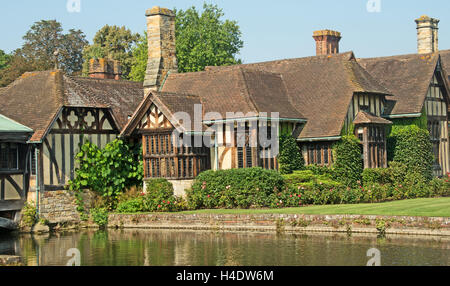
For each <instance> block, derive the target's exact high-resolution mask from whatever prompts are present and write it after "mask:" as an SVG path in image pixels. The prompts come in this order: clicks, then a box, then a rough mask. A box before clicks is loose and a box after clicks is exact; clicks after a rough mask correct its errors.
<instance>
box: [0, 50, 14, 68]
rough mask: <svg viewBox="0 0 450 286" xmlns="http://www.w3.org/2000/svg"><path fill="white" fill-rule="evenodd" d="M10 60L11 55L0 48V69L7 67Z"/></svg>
mask: <svg viewBox="0 0 450 286" xmlns="http://www.w3.org/2000/svg"><path fill="white" fill-rule="evenodd" d="M10 62H11V55H8V54H7V53H5V52H4V51H3V50H0V70H2V69H4V68H7V67H8V66H9V64H10Z"/></svg>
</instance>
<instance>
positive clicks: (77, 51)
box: [21, 20, 88, 74]
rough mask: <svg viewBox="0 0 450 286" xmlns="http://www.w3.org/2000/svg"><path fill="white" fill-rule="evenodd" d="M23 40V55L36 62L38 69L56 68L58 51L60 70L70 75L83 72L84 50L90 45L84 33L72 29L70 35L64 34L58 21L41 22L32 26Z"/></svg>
mask: <svg viewBox="0 0 450 286" xmlns="http://www.w3.org/2000/svg"><path fill="white" fill-rule="evenodd" d="M23 39H24V40H25V43H24V45H23V47H22V48H21V53H22V54H23V56H24V57H25V58H27V59H32V60H33V61H34V66H35V68H36V69H38V70H49V69H52V68H54V67H55V52H56V51H58V56H57V60H58V64H59V68H61V69H63V70H64V71H65V72H67V73H69V74H70V73H73V72H76V71H80V70H81V68H82V62H81V56H82V52H83V48H84V47H85V46H86V45H87V44H88V42H87V41H86V36H85V35H84V33H83V32H82V31H80V30H74V29H71V30H69V33H68V34H63V29H62V26H61V24H60V23H59V22H57V21H56V20H49V21H47V20H41V21H39V22H36V23H34V24H33V26H31V29H30V30H29V31H28V32H27V33H26V34H25V36H24V37H23Z"/></svg>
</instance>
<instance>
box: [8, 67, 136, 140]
mask: <svg viewBox="0 0 450 286" xmlns="http://www.w3.org/2000/svg"><path fill="white" fill-rule="evenodd" d="M142 97H143V88H142V84H141V83H134V82H128V81H114V80H99V79H89V78H77V77H69V76H66V75H64V73H63V72H62V71H60V70H54V71H39V72H28V73H25V74H23V75H22V76H21V77H20V78H18V79H17V80H16V81H14V82H13V83H12V84H10V85H9V86H7V87H6V88H4V89H2V90H0V100H1V102H2V104H1V105H0V113H2V114H4V115H6V116H8V117H10V118H11V119H13V120H15V121H17V122H19V123H21V124H23V125H26V126H29V127H30V128H32V129H33V130H34V131H35V132H34V134H33V136H32V138H31V139H30V140H31V141H41V140H42V139H43V136H44V135H45V134H46V132H47V131H48V128H49V126H50V125H51V123H52V122H53V120H54V119H55V117H56V116H57V115H58V113H59V111H60V110H61V108H62V107H64V106H74V107H98V108H111V109H112V111H113V117H114V118H115V119H116V121H117V122H116V124H117V125H118V127H119V128H121V127H122V126H124V125H125V124H126V122H127V120H128V115H131V114H133V112H134V110H135V109H136V107H137V105H138V104H139V102H140V101H141V100H142Z"/></svg>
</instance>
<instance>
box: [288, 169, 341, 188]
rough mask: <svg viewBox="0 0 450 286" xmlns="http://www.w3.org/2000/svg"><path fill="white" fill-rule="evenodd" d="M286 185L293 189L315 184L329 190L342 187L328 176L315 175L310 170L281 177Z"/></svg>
mask: <svg viewBox="0 0 450 286" xmlns="http://www.w3.org/2000/svg"><path fill="white" fill-rule="evenodd" d="M283 177H284V179H285V180H286V182H287V183H288V184H290V185H291V186H294V187H312V186H314V185H315V184H322V185H326V186H329V187H330V188H333V187H337V186H342V184H341V183H339V182H336V181H334V180H333V179H332V178H331V177H330V176H328V175H316V174H314V172H313V171H311V170H305V171H295V172H294V173H292V174H289V175H283Z"/></svg>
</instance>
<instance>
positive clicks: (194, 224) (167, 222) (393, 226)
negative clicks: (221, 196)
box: [108, 213, 450, 236]
mask: <svg viewBox="0 0 450 286" xmlns="http://www.w3.org/2000/svg"><path fill="white" fill-rule="evenodd" d="M108 226H109V227H110V228H130V229H170V230H212V231H249V232H287V233H295V232H299V233H302V232H325V233H330V232H340V233H342V232H347V233H367V234H385V235H387V234H400V235H426V236H450V218H445V217H410V216H375V215H299V214H245V215H244V214H223V215H218V214H178V213H173V214H111V215H110V216H109V222H108Z"/></svg>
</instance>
